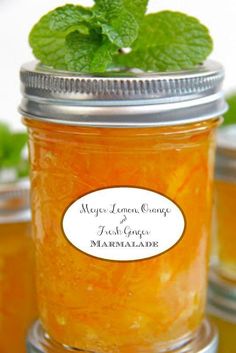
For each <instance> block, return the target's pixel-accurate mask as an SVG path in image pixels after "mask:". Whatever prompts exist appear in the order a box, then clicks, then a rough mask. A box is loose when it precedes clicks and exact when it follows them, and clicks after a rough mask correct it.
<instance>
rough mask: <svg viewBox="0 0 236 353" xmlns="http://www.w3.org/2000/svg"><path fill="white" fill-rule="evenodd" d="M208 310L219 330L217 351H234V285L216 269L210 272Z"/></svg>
mask: <svg viewBox="0 0 236 353" xmlns="http://www.w3.org/2000/svg"><path fill="white" fill-rule="evenodd" d="M208 311H209V314H210V316H211V319H212V321H213V322H214V323H215V324H216V326H217V328H218V331H219V353H235V347H236V336H235V333H236V285H235V283H233V282H232V281H229V280H227V279H225V278H223V277H221V276H220V275H219V272H218V270H217V271H216V269H213V270H212V271H211V273H210V283H209V291H208Z"/></svg>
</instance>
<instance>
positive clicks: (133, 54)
mask: <svg viewBox="0 0 236 353" xmlns="http://www.w3.org/2000/svg"><path fill="white" fill-rule="evenodd" d="M147 5H148V0H133V1H130V0H95V4H94V6H93V7H91V8H84V7H82V6H79V5H78V6H76V5H65V6H63V7H59V8H57V9H55V10H53V11H51V12H49V13H48V14H47V15H45V16H43V17H42V18H41V19H40V21H39V22H38V23H37V24H36V25H35V26H34V27H33V29H32V31H31V33H30V37H29V42H30V45H31V47H32V49H33V53H34V55H35V56H36V57H37V58H38V59H39V60H40V61H41V62H42V63H43V64H45V65H48V66H51V67H53V68H56V69H63V70H69V71H78V72H86V73H94V72H97V73H98V72H104V71H106V70H107V69H109V68H111V67H114V66H119V67H125V68H139V69H143V70H145V71H150V70H151V71H169V70H180V69H189V68H192V67H194V66H195V65H198V64H200V63H202V62H203V61H204V60H205V59H206V58H207V57H208V55H209V54H210V53H211V51H212V48H213V43H212V39H211V37H210V34H209V31H208V29H207V28H206V27H205V26H204V25H202V24H201V23H200V22H199V21H198V20H197V19H195V18H193V17H190V16H187V15H185V14H183V13H179V12H172V11H163V12H158V13H156V14H151V15H146V16H145V13H146V9H147ZM128 47H129V48H130V49H131V51H130V53H129V54H124V52H125V51H124V50H123V49H124V48H128Z"/></svg>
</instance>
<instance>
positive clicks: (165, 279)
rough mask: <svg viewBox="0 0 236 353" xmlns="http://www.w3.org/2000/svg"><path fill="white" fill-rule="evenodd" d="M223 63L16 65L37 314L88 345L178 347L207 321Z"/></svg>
mask: <svg viewBox="0 0 236 353" xmlns="http://www.w3.org/2000/svg"><path fill="white" fill-rule="evenodd" d="M222 81H223V69H222V67H221V66H220V65H219V64H217V63H215V62H207V63H206V64H205V65H201V66H199V67H198V68H197V69H194V70H190V71H184V72H173V73H140V72H135V71H129V72H109V73H106V74H104V75H101V76H98V75H97V76H92V75H80V74H78V73H71V72H60V71H53V70H51V69H49V68H46V67H43V66H40V65H39V64H37V63H31V64H26V65H24V66H23V67H22V69H21V82H22V94H23V99H22V102H21V105H20V111H21V113H22V115H23V121H24V123H25V125H26V126H27V128H28V132H29V147H30V161H31V180H32V209H33V229H34V231H33V232H34V239H35V244H36V258H37V295H38V302H39V312H40V320H41V322H42V325H43V327H44V329H45V331H46V332H47V334H48V335H49V336H50V337H51V338H52V339H53V340H55V341H56V342H58V343H60V344H63V345H66V346H68V347H73V348H77V349H82V350H85V351H86V350H88V351H94V352H103V353H104V352H123V353H124V352H137V351H140V350H142V351H146V350H148V351H152V350H155V351H162V350H166V351H168V350H171V349H174V347H179V345H181V344H185V343H187V342H189V341H191V340H192V338H193V337H194V336H195V335H196V332H197V330H198V329H199V327H200V326H201V324H202V320H203V318H204V310H205V302H206V288H207V267H208V258H209V234H210V224H211V207H212V183H213V169H214V152H215V133H216V128H217V127H218V125H219V124H220V122H221V118H220V116H221V114H222V113H223V112H224V111H225V110H226V104H225V101H224V99H223V96H222V92H221V86H222Z"/></svg>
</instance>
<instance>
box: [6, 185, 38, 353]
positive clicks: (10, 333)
mask: <svg viewBox="0 0 236 353" xmlns="http://www.w3.org/2000/svg"><path fill="white" fill-rule="evenodd" d="M0 239H1V241H0V351H1V353H12V352H18V353H24V352H25V339H26V333H27V331H28V328H29V325H31V324H32V322H33V320H35V318H36V317H37V312H36V297H35V286H34V252H33V242H32V238H31V213H30V208H29V183H28V182H27V181H23V182H18V183H8V184H0Z"/></svg>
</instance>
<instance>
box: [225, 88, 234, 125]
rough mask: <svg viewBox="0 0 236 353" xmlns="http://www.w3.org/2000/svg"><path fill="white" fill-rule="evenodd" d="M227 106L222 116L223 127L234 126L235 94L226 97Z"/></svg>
mask: <svg viewBox="0 0 236 353" xmlns="http://www.w3.org/2000/svg"><path fill="white" fill-rule="evenodd" d="M226 101H227V103H228V105H229V109H228V111H227V112H226V113H225V114H224V125H232V124H236V92H233V93H231V94H230V95H229V96H228V97H226Z"/></svg>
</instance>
